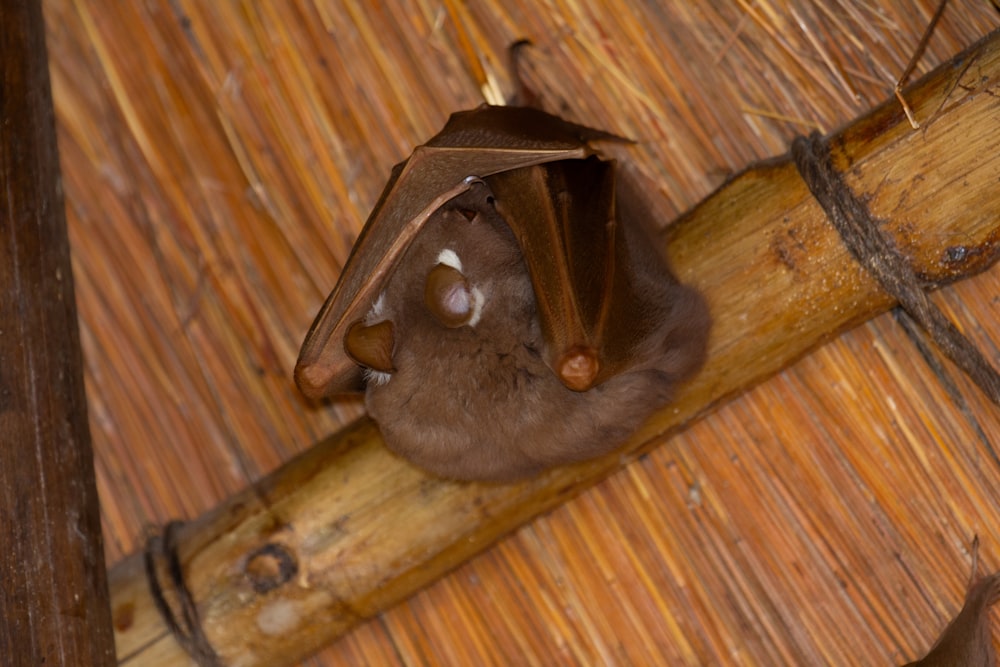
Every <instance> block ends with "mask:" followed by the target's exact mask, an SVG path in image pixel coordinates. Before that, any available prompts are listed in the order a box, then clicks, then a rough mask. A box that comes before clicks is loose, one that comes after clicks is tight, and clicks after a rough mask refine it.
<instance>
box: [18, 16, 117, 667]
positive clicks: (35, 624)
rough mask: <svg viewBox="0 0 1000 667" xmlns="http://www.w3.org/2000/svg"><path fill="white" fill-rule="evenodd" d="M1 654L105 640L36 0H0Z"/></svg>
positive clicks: (48, 656)
mask: <svg viewBox="0 0 1000 667" xmlns="http://www.w3.org/2000/svg"><path fill="white" fill-rule="evenodd" d="M0 82H2V83H0V662H2V663H3V665H5V666H9V667H16V666H20V665H25V666H28V665H30V666H31V667H36V666H37V665H53V666H55V665H61V666H70V667H72V666H75V665H80V666H84V665H85V666H87V667H90V666H94V665H96V666H101V665H112V664H114V662H115V658H114V640H113V635H112V632H111V613H110V606H109V604H108V587H107V573H106V572H105V568H104V549H103V543H102V540H101V522H100V511H99V508H98V501H97V487H96V485H95V482H94V463H93V456H92V453H91V443H90V431H89V429H88V425H87V404H86V398H85V396H84V387H83V364H82V353H81V350H80V335H79V330H78V329H77V318H76V303H75V301H74V296H73V275H72V272H71V266H70V256H69V240H68V238H67V235H66V219H65V214H64V210H63V200H62V192H61V188H60V185H59V156H58V152H57V150H56V132H55V122H54V114H53V108H52V93H51V89H50V85H49V73H48V61H47V57H46V49H45V31H44V26H43V22H42V10H41V6H40V4H39V2H38V0H5V1H4V2H0Z"/></svg>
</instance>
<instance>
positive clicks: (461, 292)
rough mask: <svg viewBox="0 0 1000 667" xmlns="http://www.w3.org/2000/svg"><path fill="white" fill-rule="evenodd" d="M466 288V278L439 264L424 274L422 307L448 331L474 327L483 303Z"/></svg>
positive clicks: (459, 272)
mask: <svg viewBox="0 0 1000 667" xmlns="http://www.w3.org/2000/svg"><path fill="white" fill-rule="evenodd" d="M477 294H478V292H477V291H476V290H474V289H472V288H470V287H469V282H468V281H467V280H466V279H465V276H464V275H463V274H462V272H461V271H459V270H458V269H457V268H456V267H454V266H449V265H448V264H445V263H440V264H438V265H437V266H435V267H434V268H433V269H431V271H430V273H428V274H427V282H426V284H425V285H424V305H425V306H426V307H427V310H429V311H430V313H431V315H433V316H434V317H436V318H437V320H438V321H439V322H441V324H443V325H444V326H446V327H448V328H449V329H456V328H458V327H462V326H465V325H466V324H469V325H472V326H475V324H476V321H477V320H478V319H479V312H480V309H481V307H482V300H481V299H477V298H476V297H477Z"/></svg>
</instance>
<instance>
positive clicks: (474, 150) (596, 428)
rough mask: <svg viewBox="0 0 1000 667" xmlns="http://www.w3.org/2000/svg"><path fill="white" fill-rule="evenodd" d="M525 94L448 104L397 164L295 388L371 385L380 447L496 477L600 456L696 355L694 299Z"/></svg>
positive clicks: (579, 149)
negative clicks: (518, 101)
mask: <svg viewBox="0 0 1000 667" xmlns="http://www.w3.org/2000/svg"><path fill="white" fill-rule="evenodd" d="M600 141H623V140H622V139H620V138H619V137H615V136H614V135H610V134H607V133H605V132H601V131H599V130H594V129H591V128H587V127H583V126H580V125H575V124H573V123H569V122H567V121H564V120H562V119H560V118H557V117H556V116H552V115H550V114H547V113H545V112H542V111H539V110H536V109H532V108H526V107H494V106H483V107H480V108H478V109H475V110H472V111H465V112H460V113H456V114H453V115H452V117H451V118H450V119H449V121H448V123H447V125H445V127H444V129H443V130H442V131H441V132H440V133H439V134H437V135H436V136H434V137H433V138H432V139H430V141H428V142H427V143H426V144H424V145H423V146H419V147H418V148H416V149H415V150H414V152H413V155H412V156H411V157H410V158H409V159H408V160H406V161H405V162H403V163H402V164H399V165H397V166H396V167H395V168H394V169H393V171H392V176H391V177H390V179H389V183H388V184H387V185H386V187H385V190H384V191H383V193H382V196H381V197H380V199H379V201H378V203H377V204H376V205H375V208H374V210H373V212H372V214H371V217H370V218H369V219H368V222H367V224H366V225H365V227H364V229H363V230H362V232H361V235H360V237H359V238H358V240H357V243H356V244H355V246H354V249H353V251H352V252H351V255H350V257H349V258H348V261H347V264H346V265H345V267H344V271H343V273H342V275H341V277H340V280H339V281H338V283H337V285H336V287H335V288H334V290H333V292H332V293H331V294H330V296H329V297H328V298H327V301H326V303H325V304H324V305H323V308H322V310H321V311H320V313H319V315H318V316H317V318H316V321H315V322H314V323H313V326H312V328H311V329H310V330H309V333H308V335H307V337H306V340H305V343H304V344H303V346H302V351H301V353H300V355H299V360H298V364H297V365H296V368H295V378H296V382H297V383H298V385H299V387H300V389H301V390H302V392H303V393H305V394H306V395H307V396H310V397H313V398H320V397H325V396H330V395H335V394H342V393H348V392H353V391H360V390H362V389H363V388H364V389H365V390H366V405H367V408H368V411H369V413H370V414H371V416H372V417H373V418H374V419H375V421H376V422H378V424H379V427H380V429H381V430H382V433H383V436H384V438H385V440H386V444H387V445H388V446H389V448H390V449H392V450H393V451H395V452H397V453H398V454H400V455H402V456H404V457H406V458H407V459H409V460H411V461H412V462H414V463H415V464H417V465H419V466H421V467H423V468H425V469H427V470H429V471H431V472H434V473H436V474H439V475H442V476H446V477H452V478H457V479H490V480H506V479H513V478H517V477H522V476H526V475H531V474H534V473H536V472H538V471H539V470H542V469H544V468H546V467H549V466H552V465H557V464H562V463H568V462H573V461H579V460H583V459H587V458H591V457H595V456H598V455H601V454H604V453H606V452H608V451H610V450H611V449H613V448H614V447H615V446H617V445H619V444H621V443H622V441H623V440H624V439H625V438H626V437H627V436H628V435H629V434H630V433H631V432H632V431H633V430H634V429H635V428H636V427H637V426H638V425H639V424H640V423H641V421H642V420H643V419H645V418H646V417H647V416H648V415H649V414H650V413H651V412H652V411H653V410H654V409H655V408H657V407H660V406H662V405H664V404H665V403H666V402H667V401H668V400H669V399H670V397H671V394H672V390H673V388H674V387H675V386H676V385H677V384H678V383H679V382H680V381H682V380H684V379H686V378H688V377H690V376H691V375H692V374H693V373H694V372H695V371H697V369H698V368H699V367H700V366H701V364H702V362H703V360H704V356H705V347H706V339H707V333H708V327H709V317H708V312H707V308H706V306H705V303H704V300H703V299H702V298H701V296H700V295H699V294H698V293H697V292H696V291H695V290H693V289H691V288H689V287H686V286H683V285H680V284H679V283H678V281H677V280H676V278H674V277H673V275H672V274H671V273H670V272H669V270H668V269H667V267H666V264H665V262H664V260H663V258H662V257H661V256H660V255H659V254H658V253H657V251H656V250H655V249H653V247H652V246H651V243H650V240H649V239H648V238H647V237H645V235H644V233H643V232H644V228H645V227H644V226H645V225H646V224H648V223H649V221H646V220H643V219H642V217H643V216H645V215H647V214H646V212H645V211H643V210H641V205H640V203H639V202H637V201H635V199H636V197H622V196H619V193H620V192H621V191H622V184H620V183H618V179H617V178H616V165H615V163H614V162H613V161H606V160H603V159H601V158H600V157H599V156H598V155H597V154H596V149H595V148H594V147H593V146H592V144H594V143H597V142H600Z"/></svg>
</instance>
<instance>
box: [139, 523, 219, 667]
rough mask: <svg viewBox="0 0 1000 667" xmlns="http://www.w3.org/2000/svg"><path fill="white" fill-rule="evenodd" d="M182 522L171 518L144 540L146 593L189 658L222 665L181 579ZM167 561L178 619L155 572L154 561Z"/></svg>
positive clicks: (203, 664)
mask: <svg viewBox="0 0 1000 667" xmlns="http://www.w3.org/2000/svg"><path fill="white" fill-rule="evenodd" d="M182 525H183V522H182V521H171V522H169V523H168V524H167V525H166V526H165V527H164V528H163V535H162V536H161V535H154V536H153V537H151V538H149V540H148V541H147V542H146V550H145V553H144V554H143V556H144V563H145V566H146V581H147V582H148V583H149V594H150V597H152V598H153V603H154V604H155V605H156V609H157V611H159V612H160V615H161V616H162V617H163V622H164V624H165V625H166V626H167V628H169V629H170V633H171V634H172V635H173V636H174V639H176V640H177V643H178V644H180V645H181V646H182V647H183V648H184V650H185V651H187V653H188V655H190V656H191V659H192V660H194V661H195V663H196V664H198V665H199V667H222V663H221V662H220V660H219V656H218V655H217V654H216V653H215V649H214V648H212V645H211V644H210V643H209V641H208V637H206V636H205V631H204V630H203V629H202V627H201V621H200V620H199V618H198V606H197V605H196V604H195V601H194V597H193V596H192V595H191V591H190V590H188V587H187V585H186V584H185V582H184V568H183V566H182V565H181V559H180V555H179V554H178V552H177V531H178V529H179V528H180V527H181V526H182ZM158 559H159V560H163V561H166V569H167V574H168V575H169V577H170V583H171V584H172V585H173V590H174V593H175V594H176V596H177V598H178V600H179V602H180V607H181V613H180V618H178V615H177V614H176V613H175V612H174V610H173V608H172V607H171V606H170V604H169V603H168V602H167V598H166V596H165V595H164V591H163V585H162V584H161V583H160V578H159V576H158V574H157V560H158Z"/></svg>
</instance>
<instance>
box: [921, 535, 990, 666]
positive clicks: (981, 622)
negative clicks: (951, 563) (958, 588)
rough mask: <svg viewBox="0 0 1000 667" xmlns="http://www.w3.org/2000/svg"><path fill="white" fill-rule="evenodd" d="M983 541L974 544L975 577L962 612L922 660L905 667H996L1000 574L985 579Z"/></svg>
mask: <svg viewBox="0 0 1000 667" xmlns="http://www.w3.org/2000/svg"><path fill="white" fill-rule="evenodd" d="M978 563H979V538H978V537H977V538H976V539H975V541H973V543H972V576H971V577H970V580H969V588H968V590H967V591H966V594H965V603H964V604H963V605H962V609H961V611H959V612H958V615H957V616H956V617H955V618H954V619H952V621H951V623H949V624H948V627H946V628H945V629H944V631H943V632H942V633H941V636H940V637H939V638H938V640H937V641H936V642H935V643H934V647H933V648H932V649H931V650H930V652H929V653H928V654H927V655H926V656H925V657H924V658H922V659H920V660H918V661H916V662H910V663H907V664H906V665H905V666H904V667H994V666H995V665H996V664H997V658H996V652H995V651H994V650H993V639H992V636H991V633H990V618H989V616H990V607H992V606H993V605H994V604H996V603H997V602H1000V573H994V574H991V575H989V576H985V577H981V576H979V573H978V572H977V570H978V569H979V568H978Z"/></svg>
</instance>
